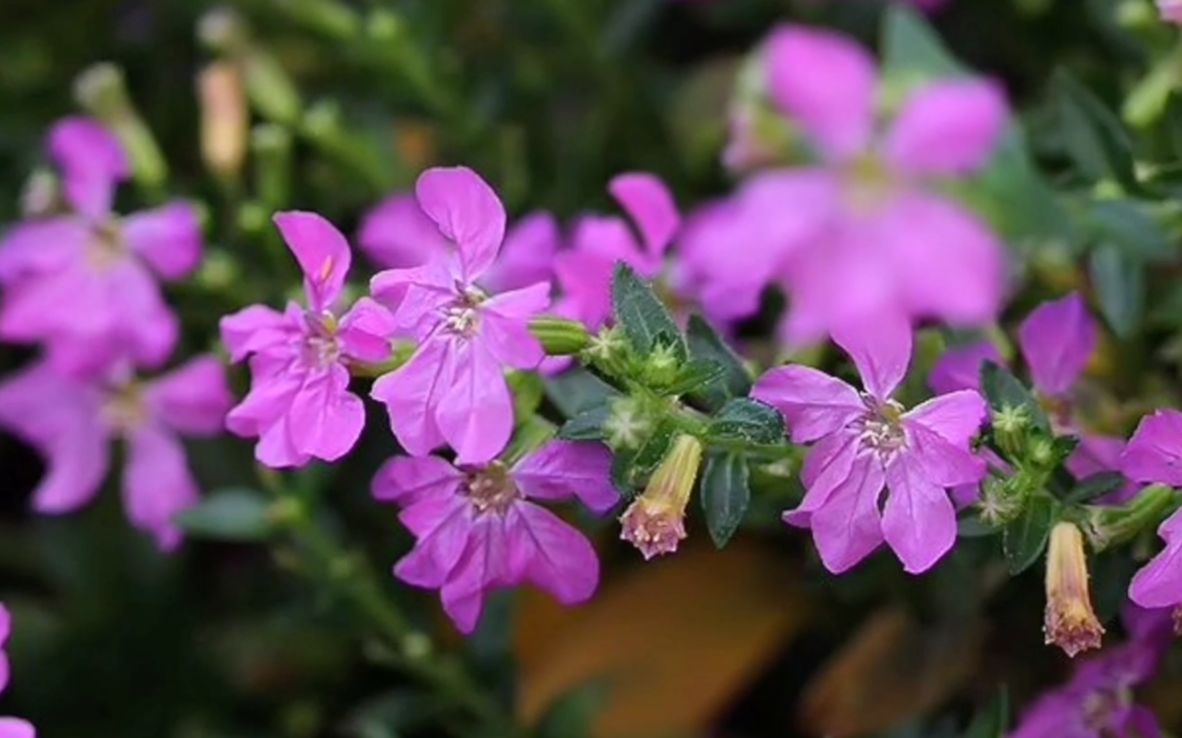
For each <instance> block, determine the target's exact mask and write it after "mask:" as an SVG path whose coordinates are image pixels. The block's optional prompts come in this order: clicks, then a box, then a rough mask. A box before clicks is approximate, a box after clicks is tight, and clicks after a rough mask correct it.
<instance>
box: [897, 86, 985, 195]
mask: <svg viewBox="0 0 1182 738" xmlns="http://www.w3.org/2000/svg"><path fill="white" fill-rule="evenodd" d="M1006 116H1007V106H1006V100H1005V93H1004V92H1003V91H1002V89H1001V87H1000V86H999V85H998V84H997V83H995V82H991V81H988V80H981V79H971V80H949V81H941V82H934V83H932V84H929V85H927V86H926V87H922V88H920V89H919V90H917V91H915V92H914V93H912V94H911V96H910V97H909V98H908V99H907V102H906V104H905V105H904V107H903V110H902V112H900V113H899V116H898V117H897V118H896V119H895V123H894V125H893V126H892V128H891V132H890V134H889V135H888V137H887V141H886V158H887V160H888V161H889V162H890V163H891V166H892V167H894V168H895V169H896V170H897V171H900V172H903V173H905V174H907V175H911V176H923V175H960V174H968V173H971V172H973V171H976V170H977V169H980V168H981V167H982V166H984V165H985V162H986V161H987V160H988V158H989V156H990V155H991V154H992V153H993V151H994V149H995V148H996V147H997V143H998V140H999V139H1000V138H1001V134H1002V132H1003V131H1004V130H1005V124H1006Z"/></svg>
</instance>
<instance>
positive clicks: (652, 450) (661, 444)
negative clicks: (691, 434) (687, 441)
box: [632, 420, 677, 478]
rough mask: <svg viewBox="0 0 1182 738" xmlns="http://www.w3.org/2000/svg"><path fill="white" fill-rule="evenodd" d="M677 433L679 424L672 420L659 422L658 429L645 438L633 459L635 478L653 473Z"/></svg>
mask: <svg viewBox="0 0 1182 738" xmlns="http://www.w3.org/2000/svg"><path fill="white" fill-rule="evenodd" d="M676 435H677V426H676V425H675V424H674V423H673V422H672V421H668V420H667V421H663V422H661V423H658V424H657V428H656V430H654V431H653V432H652V434H651V435H650V436H649V437H648V439H647V440H645V442H644V444H643V445H642V446H641V447H640V450H639V451H637V452H636V458H635V459H633V461H632V475H633V477H634V478H639V477H645V476H648V475H649V474H651V473H652V471H653V470H654V469H656V468H657V465H658V464H660V463H661V461H662V460H663V459H664V458H665V454H666V453H667V452H668V451H669V446H671V445H672V444H673V438H674V437H675V436H676Z"/></svg>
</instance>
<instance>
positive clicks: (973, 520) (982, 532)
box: [956, 515, 1001, 538]
mask: <svg viewBox="0 0 1182 738" xmlns="http://www.w3.org/2000/svg"><path fill="white" fill-rule="evenodd" d="M1000 532H1001V531H1000V530H999V529H998V528H997V527H996V526H993V525H990V524H989V523H986V522H985V521H984V520H982V519H981V517H980V516H979V515H967V516H965V517H963V518H961V519H960V520H957V521H956V535H957V537H958V538H985V537H986V536H992V535H996V534H997V533H1000Z"/></svg>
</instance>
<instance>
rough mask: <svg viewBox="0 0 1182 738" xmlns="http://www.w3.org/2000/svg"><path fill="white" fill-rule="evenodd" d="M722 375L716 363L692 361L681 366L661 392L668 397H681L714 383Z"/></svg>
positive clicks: (719, 365) (719, 366) (721, 369)
mask: <svg viewBox="0 0 1182 738" xmlns="http://www.w3.org/2000/svg"><path fill="white" fill-rule="evenodd" d="M722 375H723V368H722V365H721V364H719V363H718V362H717V361H711V360H703V359H692V360H690V361H688V362H686V363H685V364H682V365H681V368H680V369H678V370H677V374H676V375H674V377H673V380H672V381H671V382H669V383H668V384H667V385H665V386H664V387H663V388H662V390H663V392H664V393H667V394H669V395H674V396H676V395H683V394H685V393H686V392H693V391H695V390H700V389H702V388H703V387H706V386H708V385H710V384H712V383H714V381H715V380H717V379H718V378H720V377H721V376H722Z"/></svg>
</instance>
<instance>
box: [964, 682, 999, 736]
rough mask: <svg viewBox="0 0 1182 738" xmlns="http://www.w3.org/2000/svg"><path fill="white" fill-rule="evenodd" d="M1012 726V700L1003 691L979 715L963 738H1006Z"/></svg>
mask: <svg viewBox="0 0 1182 738" xmlns="http://www.w3.org/2000/svg"><path fill="white" fill-rule="evenodd" d="M1009 725H1010V699H1009V695H1007V694H1006V691H1005V690H1004V689H1002V690H1001V691H1000V693H999V694H998V695H997V698H996V699H994V700H993V702H992V703H991V704H990V705H989V706H988V707H986V708H985V709H984V710H982V711H980V712H978V713H977V716H976V717H975V718H973V722H972V723H971V724H970V725H969V728H968V730H966V731H965V732H964V736H963V738H1005V735H1006V734H1007V733H1008V732H1009Z"/></svg>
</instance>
